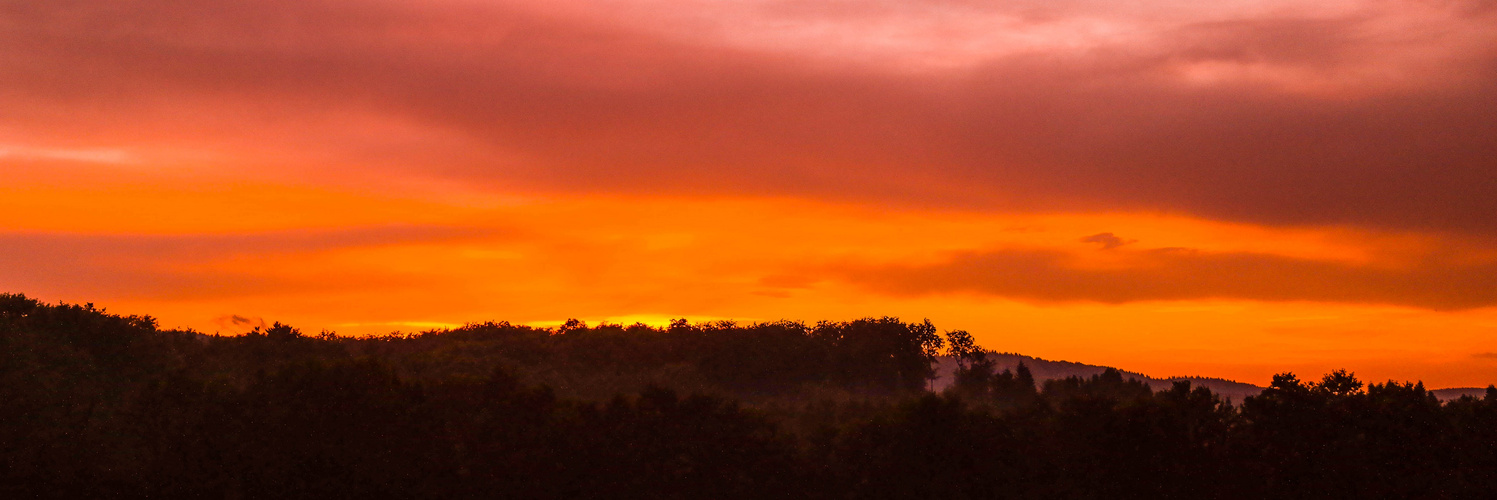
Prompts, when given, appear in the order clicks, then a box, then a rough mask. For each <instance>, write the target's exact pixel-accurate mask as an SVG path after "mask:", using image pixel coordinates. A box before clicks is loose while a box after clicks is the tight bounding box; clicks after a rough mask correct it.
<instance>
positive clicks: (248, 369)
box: [0, 295, 1497, 498]
mask: <svg viewBox="0 0 1497 500" xmlns="http://www.w3.org/2000/svg"><path fill="white" fill-rule="evenodd" d="M987 353H988V351H986V350H984V349H983V348H981V347H980V346H977V345H976V344H975V343H974V342H973V341H972V338H971V336H970V335H968V334H966V332H962V331H952V332H946V333H945V334H944V335H941V334H939V333H938V332H937V330H936V328H935V327H934V326H933V325H931V324H930V322H928V321H925V322H919V323H904V322H901V321H899V320H897V319H893V318H878V319H861V320H855V321H849V322H822V323H817V324H815V325H804V324H800V323H792V322H777V323H765V324H752V325H738V324H734V323H730V322H718V323H710V324H699V325H690V324H687V323H686V322H684V321H677V322H675V323H673V324H671V325H670V326H669V327H667V328H651V327H648V326H645V325H634V326H621V325H599V326H593V327H589V326H587V325H585V324H583V323H581V322H577V321H570V322H568V323H567V324H565V325H563V326H561V327H559V328H555V329H543V328H532V327H526V326H516V325H509V324H506V323H484V324H475V325H469V326H466V327H463V328H458V329H452V330H443V331H433V332H426V333H421V334H412V335H403V334H393V335H389V336H384V337H371V338H348V337H340V336H337V335H333V334H330V333H322V334H318V335H305V334H303V333H302V332H300V331H298V330H297V329H295V328H291V327H289V326H286V325H280V324H276V325H274V326H272V327H269V328H265V329H260V330H256V331H254V332H252V333H250V334H248V335H243V336H216V335H203V334H199V333H195V332H190V331H177V330H161V329H159V328H158V327H157V325H156V322H155V321H154V320H152V319H151V318H149V317H139V316H118V315H112V314H108V313H106V312H105V311H102V310H99V309H96V308H94V307H93V306H92V305H84V306H78V305H65V304H58V305H50V304H42V303H39V302H37V301H35V300H32V299H29V298H27V297H25V296H21V295H0V497H3V498H36V497H41V498H63V497H66V498H136V497H155V498H303V497H305V498H432V497H453V498H558V497H564V498H629V497H648V498H766V497H795V498H1490V496H1491V495H1492V492H1493V491H1497V388H1488V389H1487V394H1486V396H1485V398H1482V399H1477V398H1471V397H1466V398H1462V399H1458V400H1455V401H1451V402H1448V403H1441V402H1440V401H1438V400H1437V399H1435V397H1434V396H1433V395H1432V394H1431V393H1430V392H1429V391H1426V390H1425V389H1424V387H1423V386H1422V385H1421V384H1417V383H1415V384H1409V383H1397V382H1388V383H1383V384H1371V385H1364V383H1363V382H1361V381H1359V380H1357V379H1356V378H1355V377H1354V376H1352V375H1351V374H1348V373H1346V372H1335V373H1331V374H1328V375H1326V376H1325V377H1324V378H1322V379H1321V380H1319V381H1310V382H1307V381H1301V380H1299V379H1297V378H1295V377H1294V376H1293V375H1291V374H1281V375H1278V376H1276V377H1275V378H1274V381H1273V384H1272V386H1271V387H1269V388H1268V389H1267V390H1265V391H1264V392H1263V393H1262V394H1261V395H1260V396H1257V397H1252V398H1248V399H1246V400H1244V401H1242V402H1240V404H1236V405H1233V404H1230V403H1229V402H1228V401H1225V400H1223V399H1222V398H1220V397H1218V396H1216V395H1214V394H1212V393H1211V392H1210V391H1208V390H1206V389H1204V388H1200V387H1194V388H1193V387H1191V386H1190V385H1189V383H1185V382H1182V383H1177V384H1176V385H1175V386H1174V387H1173V388H1171V389H1169V390H1164V391H1159V392H1155V391H1152V390H1150V389H1149V387H1148V386H1146V385H1144V384H1143V383H1142V382H1138V381H1135V380H1130V379H1125V378H1124V377H1123V375H1122V374H1121V373H1120V372H1118V371H1116V370H1108V371H1105V372H1103V373H1101V374H1099V375H1096V376H1092V377H1088V378H1079V377H1072V378H1068V379H1059V380H1050V381H1047V382H1045V383H1044V384H1043V385H1042V386H1041V387H1037V386H1036V385H1037V384H1036V383H1035V380H1034V377H1033V376H1032V374H1030V373H1029V371H1028V370H1027V368H1025V367H1023V366H1020V367H1018V369H1016V370H1004V371H1002V372H998V371H996V370H994V368H993V366H994V365H993V363H992V362H991V361H990V360H988V359H987V355H988V354H987ZM939 354H947V355H952V356H955V357H956V358H957V359H958V363H959V365H960V366H959V368H958V370H957V373H956V374H955V378H956V380H954V381H953V383H952V384H951V387H950V388H948V389H947V390H946V391H944V392H943V393H941V394H934V393H930V392H928V391H926V390H925V388H926V387H928V383H929V382H930V379H929V377H930V376H931V375H932V370H931V369H930V366H931V361H932V360H933V359H934V357H935V356H937V355H939Z"/></svg>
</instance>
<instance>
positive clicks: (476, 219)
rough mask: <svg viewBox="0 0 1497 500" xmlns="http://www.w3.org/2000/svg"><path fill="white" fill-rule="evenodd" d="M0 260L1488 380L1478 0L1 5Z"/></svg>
mask: <svg viewBox="0 0 1497 500" xmlns="http://www.w3.org/2000/svg"><path fill="white" fill-rule="evenodd" d="M0 181H3V182H0V214H3V215H0V292H12V293H25V294H27V295H30V296H33V297H36V298H39V299H42V300H46V301H59V300H61V301H68V302H92V303H95V304H98V305H101V306H105V307H108V309H109V310H110V311H111V312H117V313H126V314H150V315H153V316H156V317H157V318H159V319H160V321H161V324H162V326H164V327H182V328H193V329H196V330H199V331H203V332H209V333H211V332H220V333H225V334H228V333H239V332H243V331H245V330H246V329H248V328H249V327H252V326H254V325H256V324H259V323H260V322H261V321H265V322H270V321H282V322H286V323H290V324H293V325H295V326H297V327H300V328H302V329H303V330H308V331H314V332H315V331H318V330H322V329H327V330H335V331H337V332H339V333H343V334H369V333H383V332H388V331H391V330H402V331H420V330H426V329H431V328H440V327H444V326H455V325H461V324H463V323H466V322H470V321H484V320H508V321H511V322H514V323H530V324H537V325H546V324H555V323H558V322H560V321H562V320H564V319H566V318H571V317H575V318H581V319H584V320H587V321H589V322H592V323H596V322H598V321H610V322H622V323H633V322H635V321H644V322H647V323H656V324H658V323H662V322H665V321H667V320H668V319H669V318H674V317H686V318H691V319H693V320H715V319H727V318H731V319H737V320H740V321H758V320H777V319H792V320H806V321H815V320H819V319H832V320H846V319H853V318H857V317H863V316H883V315H892V316H899V317H901V318H903V319H906V320H918V319H920V318H927V317H928V318H930V319H931V320H932V321H934V322H935V324H936V325H937V326H938V327H940V328H942V329H965V330H969V331H971V332H972V333H973V334H974V336H976V337H977V339H978V341H979V342H980V343H982V344H983V345H985V346H986V347H988V348H991V349H994V350H998V351H1010V352H1018V353H1022V354H1027V355H1032V356H1039V357H1043V358H1049V359H1065V360H1071V361H1079V362H1086V363H1093V364H1106V365H1112V366H1119V367H1122V368H1125V369H1129V370H1134V371H1139V372H1143V373H1147V374H1149V375H1154V376H1173V375H1203V376H1217V377H1226V378H1232V379H1237V380H1241V381H1244V382H1250V383H1257V384H1266V383H1267V382H1268V380H1269V377H1270V376H1271V375H1272V374H1273V373H1276V372H1283V371H1294V372H1296V373H1298V374H1300V375H1301V378H1318V376H1319V374H1321V373H1324V372H1326V371H1329V370H1331V369H1335V368H1346V369H1349V370H1352V371H1355V372H1356V373H1357V374H1358V376H1359V377H1361V378H1363V379H1364V380H1374V381H1380V380H1386V379H1390V378H1392V379H1399V380H1423V381H1425V382H1426V383H1427V384H1429V385H1431V386H1433V387H1456V386H1485V385H1487V384H1491V383H1497V1H1494V0H1327V1H1315V2H1310V1H1281V0H1256V1H1242V0H1223V1H1212V2H1202V1H1198V0H1192V1H1185V0H1157V1H1145V2H1118V1H1104V0H1012V1H997V2H995V1H976V0H859V1H851V0H589V1H571V0H544V1H541V0H531V1H526V0H430V1H421V2H415V1H404V2H396V1H380V0H372V1H371V0H362V1H353V0H253V1H249V0H244V1H239V0H228V1H215V2H185V1H180V0H139V1H70V0H47V1H36V0H0Z"/></svg>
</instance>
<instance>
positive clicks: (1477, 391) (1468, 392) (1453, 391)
mask: <svg viewBox="0 0 1497 500" xmlns="http://www.w3.org/2000/svg"><path fill="white" fill-rule="evenodd" d="M1433 392H1434V393H1435V397H1437V398H1440V401H1450V400H1452V399H1460V397H1461V396H1471V397H1474V398H1483V397H1486V395H1487V389H1486V388H1485V387H1454V388H1450V389H1435V390H1434V391H1433Z"/></svg>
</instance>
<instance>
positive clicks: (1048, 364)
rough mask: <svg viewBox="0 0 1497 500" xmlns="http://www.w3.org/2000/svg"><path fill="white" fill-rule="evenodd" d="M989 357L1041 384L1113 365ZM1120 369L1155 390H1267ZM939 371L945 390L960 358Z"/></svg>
mask: <svg viewBox="0 0 1497 500" xmlns="http://www.w3.org/2000/svg"><path fill="white" fill-rule="evenodd" d="M988 359H991V360H993V361H996V362H997V365H996V369H997V370H998V371H999V372H1002V371H1003V370H1013V369H1015V368H1017V367H1018V366H1019V363H1021V362H1022V363H1024V366H1027V367H1029V371H1030V372H1031V373H1033V374H1034V381H1035V382H1036V383H1037V384H1040V385H1043V384H1044V383H1045V381H1046V380H1051V379H1063V378H1066V377H1083V378H1085V377H1091V376H1092V375H1098V374H1101V373H1102V372H1103V371H1104V370H1106V369H1108V368H1109V367H1107V366H1100V365H1088V364H1085V363H1077V362H1074V361H1051V360H1048V359H1041V358H1036V357H1033V356H1025V355H1022V354H1014V353H1006V352H1005V353H989V354H988ZM1118 371H1121V372H1123V377H1124V378H1130V379H1135V380H1138V381H1140V382H1143V383H1145V384H1148V385H1149V387H1150V388H1151V389H1154V390H1156V391H1160V390H1164V389H1168V388H1170V386H1171V385H1174V383H1175V382H1177V381H1181V380H1188V381H1190V384H1191V386H1193V387H1205V388H1207V389H1210V390H1211V392H1214V393H1217V394H1219V395H1221V396H1223V397H1226V398H1228V399H1231V400H1232V402H1234V403H1240V402H1242V400H1243V398H1246V397H1248V396H1256V395H1258V393H1259V392H1262V391H1263V388H1262V387H1258V386H1256V385H1253V384H1245V383H1242V382H1236V381H1232V380H1226V379H1220V378H1210V377H1171V378H1154V377H1150V376H1148V375H1144V374H1142V373H1138V372H1131V371H1128V370H1123V369H1119V370H1118ZM936 372H937V373H938V374H940V375H941V378H940V379H937V380H936V382H935V386H936V389H937V390H941V389H944V388H945V387H946V386H948V385H950V384H951V381H952V380H954V379H955V377H954V376H953V373H955V372H956V359H955V358H953V357H951V356H942V357H941V358H940V360H939V361H938V362H937V367H936Z"/></svg>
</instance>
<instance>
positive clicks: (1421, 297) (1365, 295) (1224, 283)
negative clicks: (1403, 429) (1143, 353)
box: [836, 248, 1497, 310]
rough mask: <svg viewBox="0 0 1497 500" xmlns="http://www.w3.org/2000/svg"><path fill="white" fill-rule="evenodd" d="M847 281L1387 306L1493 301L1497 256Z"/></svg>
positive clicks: (1070, 261)
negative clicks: (1364, 262) (1494, 257)
mask: <svg viewBox="0 0 1497 500" xmlns="http://www.w3.org/2000/svg"><path fill="white" fill-rule="evenodd" d="M836 272H838V273H839V274H840V276H842V278H843V279H844V280H847V281H850V282H853V283H858V284H861V285H863V286H865V287H868V288H870V289H873V290H876V291H880V292H884V293H891V294H898V295H924V294H943V293H967V294H979V295H990V296H997V297H1006V298H1012V299H1018V300H1026V301H1037V302H1066V301H1093V302H1102V303H1111V304H1121V303H1128V302H1137V301H1151V300H1199V299H1235V300H1258V301H1319V302H1346V303H1370V304H1389V305H1397V306H1408V307H1418V308H1426V309H1433V310H1460V309H1470V308H1480V307H1488V306H1494V305H1497V283H1493V282H1492V280H1491V279H1490V277H1491V276H1493V275H1494V274H1493V273H1497V261H1491V260H1485V261H1476V262H1472V261H1469V260H1465V259H1461V260H1454V259H1442V258H1440V257H1437V256H1429V257H1425V258H1423V259H1419V260H1415V261H1413V262H1407V263H1372V264H1352V263H1345V262H1335V261H1318V260H1310V259H1297V258H1292V257H1284V256H1277V255H1268V254H1258V253H1248V252H1201V251H1195V250H1190V249H1181V248H1161V249H1150V250H1138V251H1130V252H1127V255H1125V256H1122V258H1120V259H1117V260H1109V261H1105V262H1089V261H1087V260H1084V259H1080V258H1077V257H1075V256H1072V255H1070V254H1067V253H1065V252H1061V251H1058V250H1022V249H1014V250H994V251H985V252H964V253H958V254H956V255H953V256H952V257H951V258H950V259H949V260H947V261H945V262H940V263H935V264H929V265H860V266H848V267H843V268H840V269H837V270H836Z"/></svg>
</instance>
